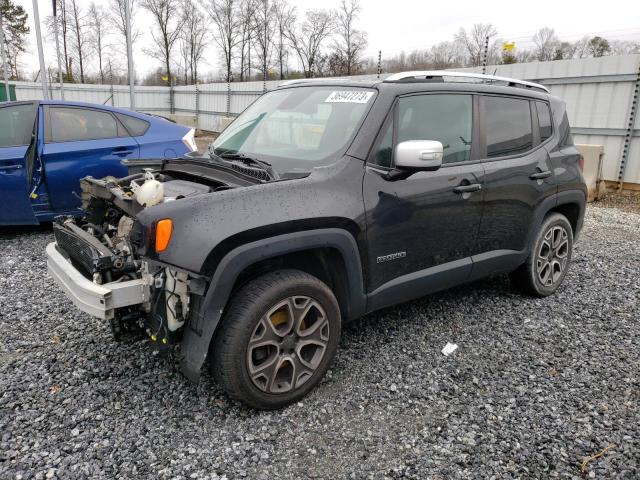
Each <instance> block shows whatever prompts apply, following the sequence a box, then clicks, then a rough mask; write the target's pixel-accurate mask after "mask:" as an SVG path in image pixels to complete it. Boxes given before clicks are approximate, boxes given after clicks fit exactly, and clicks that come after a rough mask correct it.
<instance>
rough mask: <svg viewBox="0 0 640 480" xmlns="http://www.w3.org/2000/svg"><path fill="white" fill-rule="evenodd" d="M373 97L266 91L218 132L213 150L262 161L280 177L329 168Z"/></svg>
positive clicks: (341, 90) (335, 90) (367, 93)
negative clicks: (324, 167)
mask: <svg viewBox="0 0 640 480" xmlns="http://www.w3.org/2000/svg"><path fill="white" fill-rule="evenodd" d="M374 94H375V91H374V90H371V89H364V88H353V87H326V86H313V87H299V88H289V89H285V90H276V91H273V92H269V93H267V94H265V95H263V96H262V97H260V98H259V99H258V100H256V101H255V103H253V104H252V105H251V106H250V107H249V108H247V109H246V110H245V111H244V112H243V113H242V114H241V115H240V116H239V117H238V118H237V119H236V120H235V121H234V122H233V123H232V124H231V125H230V126H229V127H228V128H227V129H226V130H225V131H224V132H222V134H221V135H220V136H219V137H218V138H217V140H216V141H215V142H214V144H213V151H214V153H215V154H216V155H223V154H225V153H240V154H243V155H245V156H248V157H252V158H256V159H259V160H263V161H267V162H269V163H271V164H272V165H273V166H274V168H275V169H276V170H278V171H279V172H281V173H282V172H288V171H296V170H309V169H310V168H312V167H314V166H317V165H324V164H328V163H331V162H333V161H334V160H335V156H336V154H337V153H338V152H340V151H341V150H343V149H344V148H345V147H346V146H347V143H348V142H349V140H350V139H351V137H352V136H353V134H354V132H355V130H356V127H357V126H358V125H359V124H360V122H361V120H362V118H363V117H364V115H365V112H366V111H367V109H368V108H369V105H370V104H371V103H372V101H373V96H374Z"/></svg>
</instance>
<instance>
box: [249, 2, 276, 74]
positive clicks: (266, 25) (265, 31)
mask: <svg viewBox="0 0 640 480" xmlns="http://www.w3.org/2000/svg"><path fill="white" fill-rule="evenodd" d="M276 24H277V19H276V7H275V4H274V3H273V1H272V0H257V8H256V11H255V15H254V30H255V38H256V47H257V48H256V50H257V53H258V62H259V63H258V65H259V66H260V70H261V71H262V75H263V76H264V78H267V76H268V74H269V66H270V65H271V55H272V54H273V37H274V36H275V34H276Z"/></svg>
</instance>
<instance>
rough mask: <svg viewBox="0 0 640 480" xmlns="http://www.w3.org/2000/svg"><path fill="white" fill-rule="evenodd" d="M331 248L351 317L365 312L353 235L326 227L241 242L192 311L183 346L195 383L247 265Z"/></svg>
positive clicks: (184, 365)
mask: <svg viewBox="0 0 640 480" xmlns="http://www.w3.org/2000/svg"><path fill="white" fill-rule="evenodd" d="M323 247H330V248H335V249H336V250H338V252H340V254H341V255H342V258H343V260H344V264H345V267H346V271H347V277H348V278H347V281H348V284H349V294H350V297H349V299H348V303H349V317H356V316H359V315H362V314H364V312H365V308H366V295H365V292H364V281H363V276H362V263H361V261H360V254H359V251H358V246H357V244H356V241H355V239H354V238H353V235H351V234H350V233H349V232H348V231H346V230H342V229H339V228H324V229H317V230H309V231H303V232H295V233H289V234H284V235H278V236H276V237H270V238H265V239H261V240H257V241H255V242H251V243H247V244H245V245H241V246H239V247H237V248H235V249H233V250H231V251H230V252H229V253H227V254H226V255H225V256H224V257H223V258H222V260H221V261H220V263H219V264H218V266H217V268H216V270H215V272H214V274H213V277H212V279H211V284H210V286H209V288H208V290H207V293H206V294H205V296H204V299H203V301H202V302H201V303H200V306H199V308H196V309H195V310H194V311H192V313H191V316H190V319H189V324H188V326H187V328H186V329H185V332H184V336H183V339H182V346H181V358H180V370H181V371H182V373H183V374H184V375H185V376H186V377H187V378H189V380H191V381H193V382H198V380H199V379H200V370H201V368H202V365H203V363H204V361H205V359H206V357H207V353H208V351H209V344H210V342H211V339H212V338H213V335H214V333H215V331H216V328H217V327H218V325H219V323H220V319H221V318H222V314H223V313H224V310H225V307H226V305H227V302H228V300H229V297H230V295H231V290H232V288H233V286H234V284H235V282H236V279H237V278H238V275H239V274H240V273H241V272H242V271H243V270H245V269H246V268H247V267H249V266H251V265H253V264H255V263H257V262H260V261H262V260H266V259H269V258H274V257H277V256H280V255H284V254H288V253H294V252H300V251H303V250H308V249H313V248H323Z"/></svg>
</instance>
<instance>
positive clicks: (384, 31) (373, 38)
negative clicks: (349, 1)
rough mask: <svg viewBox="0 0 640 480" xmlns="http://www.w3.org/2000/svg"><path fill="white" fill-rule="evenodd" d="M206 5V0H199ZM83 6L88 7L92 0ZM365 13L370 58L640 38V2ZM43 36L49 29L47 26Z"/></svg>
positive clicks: (328, 1)
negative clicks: (587, 38) (468, 31)
mask: <svg viewBox="0 0 640 480" xmlns="http://www.w3.org/2000/svg"><path fill="white" fill-rule="evenodd" d="M13 1H14V2H15V3H18V4H20V5H22V6H23V7H24V8H25V9H26V10H27V12H28V13H29V26H30V27H31V34H30V38H29V45H28V52H27V53H26V54H25V55H24V56H23V57H22V63H23V66H24V69H25V70H26V71H27V72H32V71H37V69H38V59H37V50H36V43H35V30H34V27H33V21H34V20H33V15H32V12H33V7H32V0H13ZM201 1H202V3H206V2H207V1H208V0H201ZM339 1H340V0H325V1H323V2H318V1H317V0H297V1H293V0H290V3H291V4H292V5H296V6H297V9H298V11H299V13H302V12H304V11H305V10H306V9H308V8H317V7H318V6H322V7H323V8H334V7H336V6H337V5H338V4H339ZM51 3H52V2H51V0H38V5H39V10H40V20H41V22H43V23H44V19H45V17H46V16H48V15H51ZM80 3H81V4H82V5H83V6H84V7H85V8H88V6H89V4H90V3H91V2H90V0H81V1H80ZM96 4H98V5H104V6H105V8H108V0H96ZM361 5H362V15H361V20H360V25H359V27H360V28H361V29H363V30H365V31H367V32H368V38H369V47H368V49H367V52H366V54H367V55H368V56H372V57H373V56H376V55H377V52H378V50H382V54H383V57H384V56H385V55H389V56H391V55H395V54H397V53H400V52H401V51H403V50H404V51H406V52H409V51H411V50H414V49H418V48H427V47H429V46H431V45H433V44H434V43H438V42H440V41H443V40H450V39H451V38H452V37H453V35H454V33H455V32H457V31H458V30H459V29H460V27H469V26H471V25H473V24H474V23H492V24H493V25H494V26H495V27H496V28H497V30H498V33H499V36H500V38H502V39H504V40H507V41H515V42H516V47H520V48H523V47H526V46H530V45H531V36H532V35H533V34H534V33H535V32H536V30H538V29H539V28H540V27H543V26H550V27H552V28H554V29H555V30H556V33H557V34H558V35H559V36H560V37H561V38H562V39H563V40H577V39H579V38H581V37H582V36H584V35H595V34H600V35H603V36H607V37H608V38H611V39H618V40H638V39H640V6H639V4H638V0H607V1H602V0H600V1H598V2H595V1H592V2H586V1H584V0H583V1H576V0H571V1H567V0H536V1H535V2H521V1H513V0H512V1H478V0H457V1H444V2H441V1H428V0H394V1H389V0H384V1H383V0H361ZM135 21H136V24H137V25H138V28H140V29H141V30H142V32H143V35H142V37H141V38H140V40H139V41H138V42H137V43H136V45H135V50H134V57H135V62H136V73H137V76H138V77H140V76H142V75H144V74H145V73H148V72H150V71H152V70H155V68H156V67H157V66H159V63H158V62H157V61H155V60H153V59H151V58H148V57H147V56H146V55H145V54H144V53H143V49H144V47H145V45H148V44H149V43H150V42H151V41H152V40H151V36H150V34H149V27H150V26H151V25H152V19H151V18H150V17H149V15H148V14H147V13H146V12H144V11H143V10H142V9H141V8H139V7H138V12H137V15H136V18H135ZM43 34H45V30H44V27H43ZM44 49H45V62H46V64H47V67H52V68H55V63H56V60H55V44H54V42H53V41H51V40H48V39H46V38H45V46H44ZM114 58H115V61H117V62H118V63H119V65H120V66H122V67H125V66H126V58H123V56H122V54H115V55H114ZM220 63H221V62H220V55H219V52H218V50H217V49H216V48H215V46H212V47H210V48H209V49H208V51H207V55H206V64H205V65H203V67H201V71H202V72H210V71H215V72H218V71H219V69H220Z"/></svg>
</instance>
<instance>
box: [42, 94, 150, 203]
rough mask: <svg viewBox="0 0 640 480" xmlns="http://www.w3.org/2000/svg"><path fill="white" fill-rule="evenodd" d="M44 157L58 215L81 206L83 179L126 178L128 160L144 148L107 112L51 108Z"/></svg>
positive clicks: (45, 112) (47, 178) (137, 156)
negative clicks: (124, 162) (125, 163)
mask: <svg viewBox="0 0 640 480" xmlns="http://www.w3.org/2000/svg"><path fill="white" fill-rule="evenodd" d="M44 119H45V123H44V131H45V144H44V148H43V154H42V158H43V161H44V169H45V172H46V183H47V190H48V193H49V202H50V204H51V207H52V209H53V210H54V211H55V212H59V213H62V212H71V211H73V210H75V209H77V208H78V207H80V197H79V195H80V179H81V178H83V177H86V176H88V175H91V176H92V177H95V178H103V177H106V176H108V175H112V176H115V177H123V176H125V175H127V168H126V167H125V166H124V165H122V164H121V161H122V160H124V159H136V158H139V155H140V148H139V146H138V143H137V142H136V141H135V139H134V138H132V137H131V136H129V134H128V133H127V132H126V130H125V129H124V128H123V126H122V124H120V122H119V121H118V120H117V119H116V117H115V116H114V115H113V114H112V113H111V112H108V111H106V110H98V109H93V108H84V107H82V108H81V107H66V106H57V105H55V106H53V105H52V106H47V107H45V109H44Z"/></svg>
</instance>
